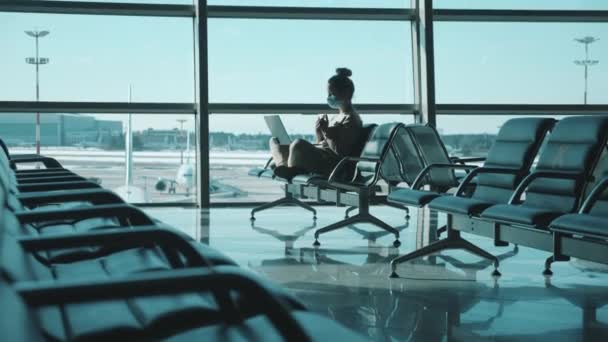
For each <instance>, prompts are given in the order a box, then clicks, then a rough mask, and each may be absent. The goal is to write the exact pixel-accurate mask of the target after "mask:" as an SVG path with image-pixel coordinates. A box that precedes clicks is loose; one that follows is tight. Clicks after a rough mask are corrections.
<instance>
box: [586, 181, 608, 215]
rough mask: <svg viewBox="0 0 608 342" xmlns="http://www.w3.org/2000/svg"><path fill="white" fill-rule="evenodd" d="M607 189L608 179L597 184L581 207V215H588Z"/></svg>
mask: <svg viewBox="0 0 608 342" xmlns="http://www.w3.org/2000/svg"><path fill="white" fill-rule="evenodd" d="M606 189H608V177H605V178H603V179H602V180H601V181H600V182H599V183H597V185H596V186H594V187H593V190H591V193H590V194H589V196H587V198H586V199H585V202H584V203H583V205H582V206H581V210H580V211H579V213H580V214H588V213H589V212H590V211H591V209H593V206H594V205H595V203H596V202H597V200H598V199H599V198H600V197H601V196H602V194H603V193H604V191H606Z"/></svg>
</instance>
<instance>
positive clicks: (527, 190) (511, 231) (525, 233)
mask: <svg viewBox="0 0 608 342" xmlns="http://www.w3.org/2000/svg"><path fill="white" fill-rule="evenodd" d="M607 141H608V116H580V117H568V118H564V119H562V120H560V121H559V122H558V123H557V125H556V126H555V128H554V129H553V131H552V133H551V135H550V136H549V139H548V141H547V144H546V146H545V147H544V148H543V150H542V152H541V154H540V156H539V159H538V163H537V164H536V167H535V169H534V172H532V173H531V174H530V175H528V176H527V177H526V178H524V180H523V181H522V182H521V183H520V184H519V186H518V187H517V189H516V190H515V192H514V194H513V196H512V197H511V199H510V201H509V204H499V205H494V206H492V207H489V208H488V209H485V210H484V211H483V212H481V214H480V215H479V216H480V219H481V220H485V221H489V222H491V223H492V224H493V225H494V226H495V231H496V239H503V238H504V239H505V240H506V239H507V238H508V241H510V242H513V243H519V244H521V245H524V246H529V247H533V248H536V249H541V250H545V251H548V252H553V234H552V233H551V230H549V226H550V225H551V222H552V221H553V220H554V219H556V218H557V217H559V216H562V215H565V214H569V213H574V212H575V211H576V210H578V208H579V206H580V205H581V203H582V200H583V199H584V195H585V190H586V189H587V187H588V186H589V184H592V183H593V182H594V179H593V175H594V173H595V172H596V168H597V165H598V164H599V163H600V161H601V158H602V156H605V151H606V143H607ZM524 196H525V198H524ZM505 235H506V236H505ZM553 261H555V260H554V257H553V256H552V257H549V258H547V260H546V262H545V272H544V273H545V274H551V270H550V268H551V263H552V262H553Z"/></svg>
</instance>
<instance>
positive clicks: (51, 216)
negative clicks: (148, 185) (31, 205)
mask: <svg viewBox="0 0 608 342" xmlns="http://www.w3.org/2000/svg"><path fill="white" fill-rule="evenodd" d="M16 216H17V219H18V220H19V222H21V223H22V224H28V223H37V222H47V221H55V220H84V219H89V218H96V217H115V218H118V219H120V220H128V221H129V222H130V223H131V224H132V225H136V226H141V225H154V221H153V220H152V219H150V217H148V215H146V214H145V213H144V212H143V211H141V210H139V209H137V208H135V207H134V206H132V205H128V204H108V205H97V206H94V207H86V208H77V209H60V210H37V211H25V212H23V211H22V212H18V213H16ZM42 228H44V227H42Z"/></svg>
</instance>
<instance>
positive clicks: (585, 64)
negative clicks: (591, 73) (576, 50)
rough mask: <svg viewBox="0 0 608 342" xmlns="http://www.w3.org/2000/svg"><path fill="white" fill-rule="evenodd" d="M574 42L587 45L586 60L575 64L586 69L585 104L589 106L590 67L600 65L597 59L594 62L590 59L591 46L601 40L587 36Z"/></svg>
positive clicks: (577, 61)
mask: <svg viewBox="0 0 608 342" xmlns="http://www.w3.org/2000/svg"><path fill="white" fill-rule="evenodd" d="M574 40H575V41H576V42H579V43H581V44H585V59H582V60H576V61H574V64H576V65H579V66H583V67H585V95H584V96H585V97H584V102H585V104H587V75H588V69H589V67H590V66H594V65H596V64H597V63H599V61H598V60H596V59H594V60H591V59H589V44H593V43H595V42H597V41H598V40H600V39H599V38H595V37H591V36H586V37H583V38H575V39H574Z"/></svg>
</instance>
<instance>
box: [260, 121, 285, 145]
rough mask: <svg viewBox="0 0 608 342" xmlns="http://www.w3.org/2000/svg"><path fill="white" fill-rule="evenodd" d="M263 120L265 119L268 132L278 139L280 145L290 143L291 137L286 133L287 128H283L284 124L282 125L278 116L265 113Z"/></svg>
mask: <svg viewBox="0 0 608 342" xmlns="http://www.w3.org/2000/svg"><path fill="white" fill-rule="evenodd" d="M264 120H265V121H266V125H267V126H268V129H269V130H270V134H272V136H273V137H275V138H277V139H278V140H279V144H280V145H289V144H291V138H290V137H289V134H287V130H286V129H285V125H283V121H281V117H280V116H278V115H267V116H264Z"/></svg>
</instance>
